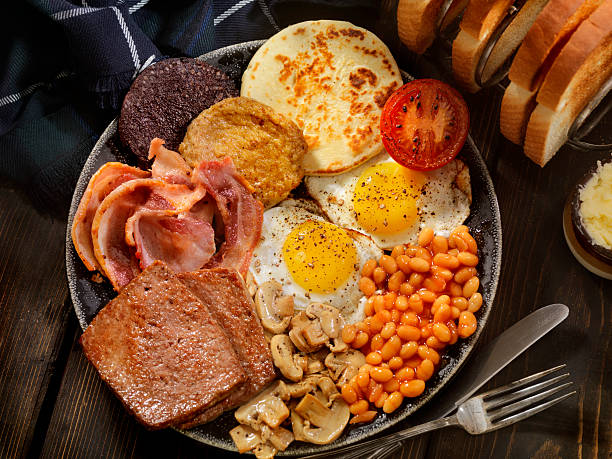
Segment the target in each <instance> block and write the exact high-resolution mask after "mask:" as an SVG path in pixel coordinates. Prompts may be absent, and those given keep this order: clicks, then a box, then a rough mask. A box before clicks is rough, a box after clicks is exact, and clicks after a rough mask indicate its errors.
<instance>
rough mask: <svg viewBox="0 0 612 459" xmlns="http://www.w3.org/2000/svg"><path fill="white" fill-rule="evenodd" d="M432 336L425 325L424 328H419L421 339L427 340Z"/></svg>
mask: <svg viewBox="0 0 612 459" xmlns="http://www.w3.org/2000/svg"><path fill="white" fill-rule="evenodd" d="M431 335H432V331H431V327H430V326H429V324H428V325H425V326H424V327H421V339H427V338H429V337H430V336H431Z"/></svg>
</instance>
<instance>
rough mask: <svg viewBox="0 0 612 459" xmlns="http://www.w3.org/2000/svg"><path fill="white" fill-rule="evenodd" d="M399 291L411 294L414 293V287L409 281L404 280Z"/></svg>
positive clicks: (402, 293)
mask: <svg viewBox="0 0 612 459" xmlns="http://www.w3.org/2000/svg"><path fill="white" fill-rule="evenodd" d="M399 291H400V294H401V295H404V296H410V295H412V294H413V293H414V287H413V286H412V285H410V284H409V283H408V282H404V283H403V284H402V285H400V289H399Z"/></svg>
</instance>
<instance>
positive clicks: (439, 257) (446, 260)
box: [433, 253, 459, 269]
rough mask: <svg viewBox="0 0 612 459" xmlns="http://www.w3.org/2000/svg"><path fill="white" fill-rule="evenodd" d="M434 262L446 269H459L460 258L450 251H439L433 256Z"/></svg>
mask: <svg viewBox="0 0 612 459" xmlns="http://www.w3.org/2000/svg"><path fill="white" fill-rule="evenodd" d="M433 264H434V265H437V266H442V267H443V268H446V269H457V267H458V266H459V260H458V259H457V257H454V256H452V255H449V254H448V253H437V254H435V255H434V257H433Z"/></svg>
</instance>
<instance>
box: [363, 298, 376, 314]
mask: <svg viewBox="0 0 612 459" xmlns="http://www.w3.org/2000/svg"><path fill="white" fill-rule="evenodd" d="M372 298H374V297H373V296H371V297H370V298H368V299H367V300H366V302H365V306H364V307H363V313H364V314H365V315H366V316H371V315H373V314H374V306H373V303H374V302H373V301H372Z"/></svg>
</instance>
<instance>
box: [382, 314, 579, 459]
mask: <svg viewBox="0 0 612 459" xmlns="http://www.w3.org/2000/svg"><path fill="white" fill-rule="evenodd" d="M568 314H569V308H568V307H567V306H565V305H564V304H559V303H555V304H549V305H548V306H544V307H542V308H540V309H538V310H536V311H534V312H532V313H531V314H529V315H528V316H526V317H524V318H523V319H521V320H519V321H518V322H517V323H515V324H514V325H512V326H511V327H510V328H508V329H507V330H505V331H504V332H503V333H502V334H501V335H499V336H498V337H497V338H495V339H494V340H493V341H491V342H490V343H488V344H486V345H485V346H483V347H482V349H480V350H479V351H478V356H477V358H475V359H471V360H470V361H468V363H467V365H466V366H465V367H464V368H463V369H461V371H460V372H459V374H458V375H457V377H456V378H455V379H454V380H453V381H452V382H451V383H450V385H449V386H447V387H446V388H445V389H443V390H442V391H441V393H439V394H438V395H437V396H436V407H435V408H433V409H428V410H426V411H424V412H423V413H418V412H417V413H415V415H413V416H411V419H410V421H411V424H413V425H418V424H421V423H425V422H428V421H431V420H434V419H439V418H442V417H444V416H448V415H449V414H450V413H452V412H453V411H455V409H456V408H457V406H458V405H460V404H461V403H463V402H464V401H466V400H467V399H468V398H470V397H471V396H472V395H473V394H474V393H475V392H476V391H477V390H478V389H480V388H481V387H482V386H483V385H484V384H485V383H486V382H487V381H489V379H491V378H492V377H493V376H495V375H496V374H497V373H499V372H500V371H501V370H502V369H503V368H505V367H506V366H507V365H508V364H509V363H510V362H512V361H513V360H514V359H515V358H516V357H518V356H519V355H520V354H522V353H523V352H524V351H525V350H526V349H528V348H529V347H530V346H531V345H532V344H533V343H535V342H536V341H537V340H539V339H540V338H542V336H544V335H546V334H547V333H548V332H549V331H551V330H552V329H553V328H555V327H556V326H557V325H559V324H560V323H561V322H563V321H564V320H565V319H566V318H567V316H568ZM403 427H407V426H403ZM381 440H384V437H382V438H381ZM400 446H401V442H400V443H396V444H395V445H394V447H393V446H392V447H391V448H390V447H389V445H385V446H384V447H382V446H381V449H380V450H378V451H377V452H376V453H374V454H373V455H372V456H370V457H376V458H379V459H381V458H383V457H386V456H388V455H389V454H391V453H392V452H393V451H395V450H396V449H397V448H399V447H400Z"/></svg>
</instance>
